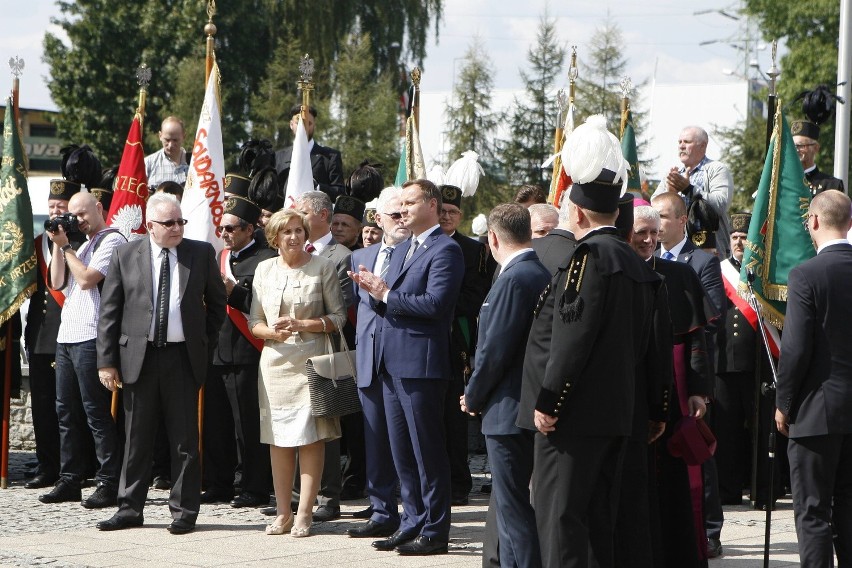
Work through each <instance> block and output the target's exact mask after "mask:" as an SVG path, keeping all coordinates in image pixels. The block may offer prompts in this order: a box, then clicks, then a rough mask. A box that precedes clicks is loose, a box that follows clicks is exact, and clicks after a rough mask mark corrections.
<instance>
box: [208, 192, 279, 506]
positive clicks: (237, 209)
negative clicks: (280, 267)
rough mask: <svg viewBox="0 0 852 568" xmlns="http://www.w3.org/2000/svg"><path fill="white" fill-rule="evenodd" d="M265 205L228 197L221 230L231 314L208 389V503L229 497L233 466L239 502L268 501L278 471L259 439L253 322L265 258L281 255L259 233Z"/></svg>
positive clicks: (256, 347) (222, 332)
mask: <svg viewBox="0 0 852 568" xmlns="http://www.w3.org/2000/svg"><path fill="white" fill-rule="evenodd" d="M258 217H260V207H258V206H257V204H256V203H254V202H252V201H249V200H248V199H246V198H244V197H238V196H231V197H229V198H228V199H227V200H226V201H225V214H224V215H223V216H222V223H221V225H219V227H217V229H216V233H217V234H218V235H219V237H220V238H221V239H222V241H223V243H224V245H225V248H224V250H223V251H222V252H221V253H220V255H219V271H220V272H221V274H222V280H223V282H224V283H225V292H226V293H227V295H228V300H227V307H226V309H227V314H228V317H227V318H226V320H225V322H224V323H223V324H222V328H221V329H220V331H219V341H218V343H217V345H216V348H215V350H214V352H213V368H212V372H211V374H210V378H209V379H208V381H207V383H206V386H205V389H204V442H205V443H204V449H205V451H204V474H205V476H206V478H207V491H205V492H204V493H203V494H202V495H201V501H202V503H213V502H220V501H229V500H231V499H232V498H233V496H234V473H235V471H236V470H237V462H238V461H239V462H240V464H241V467H240V471H241V477H240V487H241V488H242V492H241V493H240V494H239V495H238V496H237V497H236V498H233V501H231V506H233V507H255V506H258V505H265V504H268V503H269V491H270V488H271V483H272V477H271V470H270V462H269V447H268V446H266V445H264V444H261V443H260V404H259V402H258V390H257V372H258V363H259V361H260V351H261V349H262V348H263V342H262V341H260V340H258V339H257V338H255V337H254V336H253V335H252V334H251V332H250V331H249V328H248V320H247V318H246V314H248V313H249V311H250V308H251V300H252V293H251V289H252V288H251V285H252V281H253V280H254V271H255V269H256V268H257V265H258V263H259V262H261V261H263V260H266V259H268V258H272V257H273V256H275V251H274V250H272V249H271V248H269V246H268V245H267V243H266V241H258V240H257V239H256V238H255V229H256V228H257V219H258Z"/></svg>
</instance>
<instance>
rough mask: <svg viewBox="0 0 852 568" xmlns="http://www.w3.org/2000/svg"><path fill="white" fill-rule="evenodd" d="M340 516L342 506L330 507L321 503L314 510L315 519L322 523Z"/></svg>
mask: <svg viewBox="0 0 852 568" xmlns="http://www.w3.org/2000/svg"><path fill="white" fill-rule="evenodd" d="M339 518H340V507H329V506H328V505H320V506H319V507H317V510H316V511H314V521H316V522H318V523H321V522H324V521H333V520H334V519H339Z"/></svg>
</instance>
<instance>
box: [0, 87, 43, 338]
mask: <svg viewBox="0 0 852 568" xmlns="http://www.w3.org/2000/svg"><path fill="white" fill-rule="evenodd" d="M14 115H15V113H14V111H13V109H12V99H11V98H9V99H7V101H6V118H5V121H4V124H3V161H2V167H0V324H3V323H5V322H6V321H7V320H8V319H9V318H11V317H12V315H14V313H15V312H16V311H18V309H19V308H20V307H21V304H23V303H24V300H26V299H27V298H28V297H29V296H30V295H31V294H32V293H33V292H34V291H35V287H36V283H35V282H36V270H37V261H36V254H35V243H34V241H33V209H32V205H31V204H30V194H29V191H27V164H26V156H25V154H24V147H23V145H22V144H21V140H22V139H21V133H20V131H19V130H18V125H17V124H16V121H15V116H14Z"/></svg>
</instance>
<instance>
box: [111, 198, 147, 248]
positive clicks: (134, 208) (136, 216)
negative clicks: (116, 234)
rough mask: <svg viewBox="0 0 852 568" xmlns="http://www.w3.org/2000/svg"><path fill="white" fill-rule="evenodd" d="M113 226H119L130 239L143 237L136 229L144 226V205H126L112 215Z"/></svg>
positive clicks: (125, 236) (122, 232)
mask: <svg viewBox="0 0 852 568" xmlns="http://www.w3.org/2000/svg"><path fill="white" fill-rule="evenodd" d="M112 226H113V227H117V228H118V230H119V231H121V234H122V235H124V238H126V239H127V240H128V241H129V240H133V239H137V238H139V237H141V236H142V235H140V234H139V233H136V232H135V231H136V230H138V229H139V228H140V227H141V226H142V206H141V205H125V206H124V207H122V208H121V209H119V210H118V211H117V212H116V214H115V215H113V217H112Z"/></svg>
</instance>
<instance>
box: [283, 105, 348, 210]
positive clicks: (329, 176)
mask: <svg viewBox="0 0 852 568" xmlns="http://www.w3.org/2000/svg"><path fill="white" fill-rule="evenodd" d="M301 112H302V107H301V106H300V105H295V106H293V108H291V109H290V116H292V118H291V119H290V129H291V130H292V131H293V133H294V134H295V133H296V125H297V124H298V123H299V114H301ZM316 118H317V109H315V108H314V107H311V108H310V109H309V113H308V114H306V117H305V121H304V125H305V133H306V134H307V135H308V145H309V146H310V154H311V170H312V171H313V174H314V187H315V188H316V189H318V190H320V191H323V192H325V193H326V194H327V195H328V197H329V198H330V199H331V200H332V201H334V200H335V199H337V196H339V195H343V194H344V193H345V191H346V186H345V185H344V180H343V160H342V159H341V158H340V152H338V151H337V150H334V149H332V148H327V147H325V146H320V145H319V144H317V142H316V140H314V127H315V123H314V121H315V120H316ZM292 159H293V147H292V146H288V147H287V148H284V149H283V150H278V151H277V152H275V169H276V170H277V171H278V185H279V187H280V188H281V192H282V194H283V195H287V181H288V180H289V178H290V161H291V160H292Z"/></svg>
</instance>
